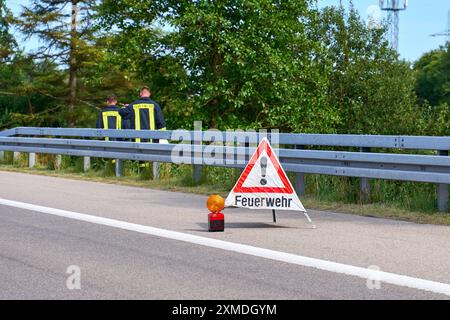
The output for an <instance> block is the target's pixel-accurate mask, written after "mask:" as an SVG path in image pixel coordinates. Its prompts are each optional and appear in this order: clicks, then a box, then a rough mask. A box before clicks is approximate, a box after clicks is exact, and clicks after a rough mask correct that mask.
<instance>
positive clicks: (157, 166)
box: [153, 162, 161, 180]
mask: <svg viewBox="0 0 450 320" xmlns="http://www.w3.org/2000/svg"><path fill="white" fill-rule="evenodd" d="M160 165H161V164H160V163H159V162H153V180H159V172H160V171H159V169H160Z"/></svg>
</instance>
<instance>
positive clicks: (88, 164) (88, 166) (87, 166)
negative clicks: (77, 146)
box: [83, 157, 91, 172]
mask: <svg viewBox="0 0 450 320" xmlns="http://www.w3.org/2000/svg"><path fill="white" fill-rule="evenodd" d="M89 169H91V158H90V157H83V171H84V172H86V171H89Z"/></svg>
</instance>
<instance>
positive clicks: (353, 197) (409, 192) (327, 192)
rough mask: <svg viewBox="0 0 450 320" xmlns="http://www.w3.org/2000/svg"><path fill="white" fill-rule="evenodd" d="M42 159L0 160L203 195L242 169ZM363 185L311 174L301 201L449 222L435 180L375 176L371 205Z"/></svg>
mask: <svg viewBox="0 0 450 320" xmlns="http://www.w3.org/2000/svg"><path fill="white" fill-rule="evenodd" d="M37 159H38V162H37V163H38V165H37V166H36V167H35V168H32V169H29V168H27V167H26V163H27V157H26V155H21V158H19V161H17V162H15V163H13V162H12V156H11V155H7V156H6V158H5V161H4V163H3V164H0V170H3V171H12V172H23V173H32V174H40V175H45V176H55V177H63V178H70V179H78V180H87V181H95V182H103V183H111V184H121V185H128V186H134V187H142V188H151V189H160V190H168V191H178V192H186V193H195V194H201V195H209V194H212V193H216V194H220V195H222V196H223V197H226V196H227V194H228V192H229V191H230V190H231V188H232V187H233V186H234V184H235V182H236V180H237V179H238V177H239V174H240V171H239V170H236V169H224V168H216V167H204V168H203V172H202V176H203V178H202V180H201V181H200V182H199V183H196V182H194V181H193V179H192V166H189V165H175V164H161V170H160V179H159V180H152V170H151V168H152V167H151V166H149V167H145V168H142V167H140V166H139V163H137V162H135V161H125V162H124V177H121V178H116V177H115V176H114V164H113V163H112V162H111V161H110V160H104V159H92V162H91V170H90V171H88V172H83V162H82V159H81V158H76V157H63V158H62V163H61V169H59V170H54V167H55V164H54V158H53V157H52V156H38V157H37ZM290 178H293V176H292V175H290ZM358 186H359V180H358V179H356V178H345V177H330V176H318V175H307V176H306V192H307V195H306V196H304V197H302V198H301V200H302V202H303V204H304V205H305V207H306V208H308V209H315V210H323V211H332V212H340V213H348V214H356V215H362V216H371V217H380V218H389V219H396V220H403V221H410V222H415V223H426V224H436V225H446V226H450V214H443V213H438V212H437V211H436V198H435V189H434V188H435V187H434V185H432V184H419V183H405V182H396V181H381V180H374V181H372V182H371V188H372V193H371V203H369V204H362V203H359V189H358Z"/></svg>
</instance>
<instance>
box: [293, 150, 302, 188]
mask: <svg viewBox="0 0 450 320" xmlns="http://www.w3.org/2000/svg"><path fill="white" fill-rule="evenodd" d="M304 148H305V146H302V145H295V149H298V150H301V149H304ZM294 188H295V191H296V192H297V195H299V196H303V195H305V174H304V173H303V172H297V173H295V184H294Z"/></svg>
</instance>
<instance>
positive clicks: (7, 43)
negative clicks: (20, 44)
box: [0, 0, 17, 63]
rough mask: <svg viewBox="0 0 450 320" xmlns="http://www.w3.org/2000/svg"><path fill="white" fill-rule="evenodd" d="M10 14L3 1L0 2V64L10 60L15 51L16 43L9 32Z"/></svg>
mask: <svg viewBox="0 0 450 320" xmlns="http://www.w3.org/2000/svg"><path fill="white" fill-rule="evenodd" d="M10 18H11V12H10V11H9V10H8V8H7V7H6V4H5V1H4V0H0V62H1V63H4V62H7V61H8V60H10V58H11V57H12V55H13V53H14V51H15V49H16V46H17V44H16V41H15V39H14V37H13V36H12V35H11V33H10V32H9V27H10V26H9V20H10Z"/></svg>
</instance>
